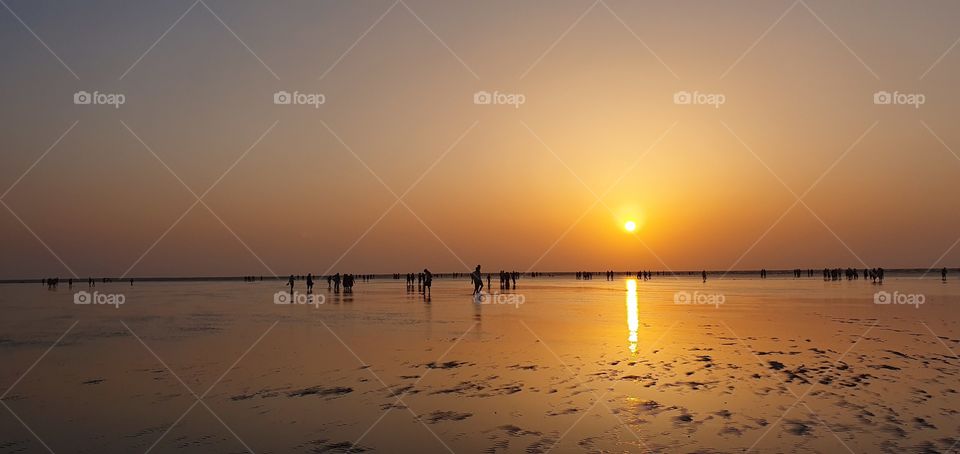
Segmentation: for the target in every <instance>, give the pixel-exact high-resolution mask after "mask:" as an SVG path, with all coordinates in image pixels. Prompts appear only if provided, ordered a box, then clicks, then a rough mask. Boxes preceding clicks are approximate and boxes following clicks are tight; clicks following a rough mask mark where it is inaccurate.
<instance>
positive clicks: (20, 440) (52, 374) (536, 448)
mask: <svg viewBox="0 0 960 454" xmlns="http://www.w3.org/2000/svg"><path fill="white" fill-rule="evenodd" d="M282 288H283V287H282V285H281V284H279V283H277V282H257V283H163V284H161V283H157V284H150V283H143V284H137V285H136V286H135V287H132V288H131V287H129V286H126V285H119V284H114V285H103V284H100V286H98V288H97V290H99V291H101V292H123V293H124V294H125V296H126V303H125V304H124V305H122V306H121V307H119V308H114V307H110V306H93V305H90V306H78V305H74V304H73V299H72V298H73V294H72V292H70V291H68V290H67V289H66V288H65V287H63V286H62V287H61V288H60V290H58V291H56V292H49V291H46V290H45V289H43V288H42V287H41V286H40V285H39V284H38V285H35V286H34V285H6V286H2V287H0V307H2V309H3V314H4V315H3V317H2V320H0V327H2V332H0V364H3V365H4V367H3V368H2V369H0V380H2V382H0V384H2V386H3V388H2V389H3V390H4V391H3V392H4V394H3V399H2V402H3V404H5V406H6V407H8V409H9V411H8V409H0V452H46V451H47V450H48V448H49V450H51V451H53V452H97V453H111V452H145V451H147V450H151V449H152V452H170V451H175V450H176V451H182V452H203V453H207V452H248V451H252V452H257V453H261V452H367V451H380V452H445V451H447V452H449V451H452V452H458V453H459V452H528V453H539V452H548V451H551V450H553V451H554V452H580V451H587V452H642V451H656V452H744V451H748V450H750V451H754V452H856V453H860V452H905V451H907V452H948V451H949V450H950V449H951V448H952V449H953V450H954V451H956V450H957V448H958V447H960V446H957V442H958V440H960V417H958V414H957V412H958V409H960V396H958V394H957V390H958V388H960V381H958V371H960V359H958V358H957V356H956V355H955V353H954V352H957V351H960V326H958V321H960V311H958V308H960V306H958V305H960V281H951V282H949V283H946V284H944V283H941V282H940V281H939V279H937V280H923V281H919V280H915V279H892V280H888V281H887V282H886V283H885V284H884V285H883V286H882V287H880V286H875V285H871V284H869V283H865V282H862V281H861V282H852V283H849V282H840V283H824V282H822V281H820V280H819V279H810V280H807V279H804V280H792V279H770V280H766V281H759V280H729V281H722V282H721V281H711V282H708V283H706V284H702V283H700V282H699V280H687V279H682V280H674V279H671V278H660V279H658V280H654V281H650V282H642V281H641V282H635V283H632V282H631V281H627V280H623V279H618V280H616V281H613V282H606V281H603V280H594V281H589V282H584V281H576V280H573V279H562V280H561V279H525V280H521V281H520V285H519V288H518V289H517V290H516V293H518V294H521V295H522V296H523V298H524V299H523V304H520V305H497V304H489V305H477V304H474V303H473V302H472V300H471V297H470V295H469V289H468V283H467V282H465V281H451V280H438V281H436V282H435V285H434V289H433V297H432V298H431V300H430V301H429V302H425V301H424V299H423V298H422V297H421V296H420V295H419V294H417V293H408V292H406V291H405V289H404V287H403V284H402V283H398V282H395V281H387V280H381V281H377V282H374V283H367V284H364V283H358V284H357V287H356V290H355V292H354V293H353V295H351V296H343V295H341V296H336V295H331V294H328V293H327V291H326V286H325V285H321V286H320V287H319V288H320V289H321V292H319V293H320V294H324V295H326V296H327V300H326V301H325V303H324V304H323V305H320V306H319V307H314V306H309V305H275V304H273V294H274V292H276V291H278V290H280V289H282ZM76 289H81V288H80V287H77V288H75V290H76ZM83 289H85V286H84V288H83ZM881 289H882V290H883V291H887V292H890V293H893V292H895V291H896V292H900V293H901V294H912V293H922V294H923V295H924V296H925V302H924V304H923V305H920V306H919V307H914V306H908V305H876V304H874V294H875V292H877V291H878V290H881ZM678 291H679V292H686V293H681V294H680V295H684V294H689V295H692V296H694V300H696V297H698V296H699V297H700V298H703V297H710V296H716V295H722V297H723V303H722V304H719V305H706V304H688V305H679V304H675V302H674V299H675V296H676V295H678V294H677V293H676V292H678ZM695 292H699V293H695ZM514 301H516V300H514ZM71 326H72V329H71ZM65 332H66V334H65V335H64V333H65ZM61 336H63V337H62V340H60V341H59V342H57V343H56V346H55V347H53V348H52V349H49V351H48V348H49V347H50V346H51V345H53V344H54V343H55V342H56V341H57V340H58V338H60V337H61ZM45 352H48V353H45ZM38 359H40V360H39V362H38ZM34 364H35V367H34ZM11 385H13V387H12V388H10V389H8V387H10V386H11Z"/></svg>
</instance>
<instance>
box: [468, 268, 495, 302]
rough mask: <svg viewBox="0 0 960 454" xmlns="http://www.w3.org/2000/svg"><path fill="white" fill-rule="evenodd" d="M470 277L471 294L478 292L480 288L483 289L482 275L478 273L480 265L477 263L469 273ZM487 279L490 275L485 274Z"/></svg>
mask: <svg viewBox="0 0 960 454" xmlns="http://www.w3.org/2000/svg"><path fill="white" fill-rule="evenodd" d="M470 279H471V280H472V281H473V294H474V295H478V294H480V290H482V289H483V276H481V275H480V265H477V268H476V269H474V270H473V272H472V273H470ZM487 279H488V280H489V279H490V276H487Z"/></svg>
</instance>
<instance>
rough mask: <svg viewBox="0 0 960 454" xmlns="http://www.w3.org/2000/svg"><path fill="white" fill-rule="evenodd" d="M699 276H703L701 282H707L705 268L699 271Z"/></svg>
mask: <svg viewBox="0 0 960 454" xmlns="http://www.w3.org/2000/svg"><path fill="white" fill-rule="evenodd" d="M700 276H702V277H703V282H707V270H703V271H701V272H700Z"/></svg>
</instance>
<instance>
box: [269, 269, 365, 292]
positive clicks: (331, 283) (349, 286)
mask: <svg viewBox="0 0 960 454" xmlns="http://www.w3.org/2000/svg"><path fill="white" fill-rule="evenodd" d="M358 277H359V279H360V280H361V281H363V282H367V281H369V280H371V279H373V275H372V274H359V275H354V274H342V275H341V274H340V273H337V274H333V275H328V276H327V290H332V291H334V292H336V293H339V292H340V286H341V285H343V291H344V292H346V293H350V292H353V284H354V282H356V281H357V278H358ZM301 280H302V281H306V287H307V293H313V285H314V276H313V274H312V273H310V274H307V275H306V276H294V275H292V274H291V275H290V277H289V278H287V284H286V286H287V287H289V288H290V293H293V289H294V287H295V286H296V282H297V281H301Z"/></svg>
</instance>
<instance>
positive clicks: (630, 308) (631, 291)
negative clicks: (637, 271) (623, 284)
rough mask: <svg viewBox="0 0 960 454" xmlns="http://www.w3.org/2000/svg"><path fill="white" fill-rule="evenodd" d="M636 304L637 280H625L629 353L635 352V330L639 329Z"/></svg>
mask: <svg viewBox="0 0 960 454" xmlns="http://www.w3.org/2000/svg"><path fill="white" fill-rule="evenodd" d="M639 310H640V309H639V307H638V304H637V280H636V279H627V328H628V329H629V330H630V336H629V337H628V338H627V339H628V340H629V341H630V353H636V352H637V329H639V328H640V315H639Z"/></svg>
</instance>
